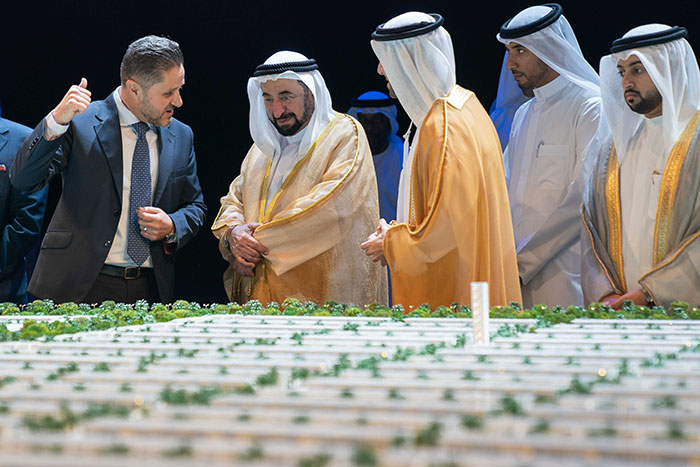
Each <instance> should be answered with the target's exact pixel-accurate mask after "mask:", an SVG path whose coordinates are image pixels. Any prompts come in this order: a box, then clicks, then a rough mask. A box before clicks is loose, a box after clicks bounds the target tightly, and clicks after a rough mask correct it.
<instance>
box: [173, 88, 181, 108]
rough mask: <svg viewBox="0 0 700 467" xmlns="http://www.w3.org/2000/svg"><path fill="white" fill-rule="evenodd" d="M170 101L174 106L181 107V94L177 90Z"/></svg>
mask: <svg viewBox="0 0 700 467" xmlns="http://www.w3.org/2000/svg"><path fill="white" fill-rule="evenodd" d="M171 103H172V104H173V105H174V106H175V107H178V108H179V107H182V104H183V101H182V95H181V94H180V92H179V91H178V92H176V93H175V96H174V98H173V100H172V101H171Z"/></svg>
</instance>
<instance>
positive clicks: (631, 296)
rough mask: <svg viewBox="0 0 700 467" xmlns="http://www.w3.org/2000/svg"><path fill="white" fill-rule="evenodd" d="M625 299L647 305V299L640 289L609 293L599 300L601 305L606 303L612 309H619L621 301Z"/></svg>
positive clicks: (636, 303)
mask: <svg viewBox="0 0 700 467" xmlns="http://www.w3.org/2000/svg"><path fill="white" fill-rule="evenodd" d="M625 300H631V301H632V302H633V303H634V304H635V305H639V306H647V299H646V297H645V296H644V292H642V289H636V290H632V291H631V292H627V293H626V294H623V295H617V294H614V293H613V294H610V295H606V296H605V297H603V299H602V300H601V301H600V303H602V304H603V305H608V306H609V307H610V308H612V309H613V310H619V309H620V308H622V302H624V301H625Z"/></svg>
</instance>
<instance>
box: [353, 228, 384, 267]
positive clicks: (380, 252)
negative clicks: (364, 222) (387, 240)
mask: <svg viewBox="0 0 700 467" xmlns="http://www.w3.org/2000/svg"><path fill="white" fill-rule="evenodd" d="M387 230H389V224H387V223H386V221H385V220H384V219H379V227H377V231H376V232H374V233H373V234H372V235H370V236H369V237H367V241H366V242H364V243H363V244H361V245H360V248H362V250H363V251H364V252H365V254H366V255H367V256H371V257H372V261H375V262H376V261H379V262H381V264H382V266H386V258H385V257H384V237H385V236H386V231H387Z"/></svg>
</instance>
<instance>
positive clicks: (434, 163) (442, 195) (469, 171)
mask: <svg viewBox="0 0 700 467" xmlns="http://www.w3.org/2000/svg"><path fill="white" fill-rule="evenodd" d="M414 144H417V145H418V146H417V147H416V150H415V153H414V158H413V166H412V168H411V195H410V213H409V222H408V223H407V224H397V225H394V226H392V227H391V228H390V229H389V230H388V232H387V234H386V237H385V239H384V253H385V256H386V259H387V262H388V264H389V269H390V271H391V281H392V297H393V302H394V303H400V304H402V305H403V306H404V307H405V308H406V309H407V310H408V308H409V307H415V306H418V305H420V304H422V303H429V304H430V305H431V306H432V307H435V306H438V305H448V306H449V305H450V304H451V303H454V302H456V303H459V304H461V305H469V304H470V302H471V297H470V283H471V282H473V281H483V282H488V284H489V300H490V303H491V305H507V304H508V303H509V302H511V301H516V302H520V301H521V297H520V281H519V279H518V277H519V276H518V266H517V260H516V254H515V242H514V239H513V226H512V224H511V217H510V207H509V204H508V194H507V191H506V183H505V174H504V170H503V158H502V153H501V147H500V143H499V141H498V135H497V133H496V130H495V129H494V127H493V124H492V123H491V120H490V119H489V117H488V115H487V114H486V111H485V110H484V108H483V107H482V105H481V104H480V103H479V101H478V99H477V98H476V96H475V95H474V93H472V92H471V91H467V90H465V89H463V88H461V87H459V86H455V87H454V88H453V90H452V91H451V92H450V94H449V95H448V96H447V97H445V98H440V99H438V100H436V101H435V102H434V103H433V105H432V107H431V109H430V111H429V112H428V115H427V116H426V118H425V120H424V121H423V125H422V126H421V130H420V136H419V140H418V142H417V143H414Z"/></svg>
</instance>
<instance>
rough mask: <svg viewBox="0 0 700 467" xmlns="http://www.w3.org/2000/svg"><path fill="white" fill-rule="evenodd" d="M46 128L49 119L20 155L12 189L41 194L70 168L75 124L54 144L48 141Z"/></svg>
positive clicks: (26, 140) (39, 128) (11, 178)
mask: <svg viewBox="0 0 700 467" xmlns="http://www.w3.org/2000/svg"><path fill="white" fill-rule="evenodd" d="M45 126H46V119H43V120H42V121H41V123H39V125H38V126H37V127H36V128H35V129H34V131H33V132H32V133H31V134H30V135H29V136H28V137H27V138H26V139H25V140H24V143H23V144H22V146H21V147H20V148H19V151H18V152H17V157H16V158H15V161H14V164H13V165H12V170H11V174H10V181H11V183H12V186H13V187H15V188H16V189H17V190H20V191H27V192H33V191H38V190H41V189H42V188H44V187H45V186H46V185H48V183H49V182H50V181H51V179H52V178H53V177H55V176H56V175H58V174H59V173H61V172H62V171H63V170H64V169H65V168H66V167H68V154H70V148H71V146H72V142H73V132H72V124H71V127H70V128H69V130H68V131H67V132H66V133H64V134H63V135H62V136H60V137H59V138H57V139H55V140H53V141H47V140H46V139H45V138H44V132H45Z"/></svg>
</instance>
